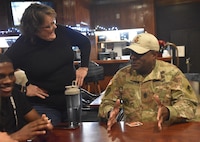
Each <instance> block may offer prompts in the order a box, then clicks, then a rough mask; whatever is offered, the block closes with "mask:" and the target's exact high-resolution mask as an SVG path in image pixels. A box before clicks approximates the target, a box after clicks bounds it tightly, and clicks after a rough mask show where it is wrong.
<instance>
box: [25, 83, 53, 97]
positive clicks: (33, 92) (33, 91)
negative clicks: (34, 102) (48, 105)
mask: <svg viewBox="0 0 200 142" xmlns="http://www.w3.org/2000/svg"><path fill="white" fill-rule="evenodd" d="M26 95H27V96H29V97H33V96H38V97H40V98H41V99H45V98H46V97H48V96H49V95H48V94H47V92H46V91H44V90H42V89H41V88H39V87H38V86H35V85H32V84H29V85H28V86H27V92H26Z"/></svg>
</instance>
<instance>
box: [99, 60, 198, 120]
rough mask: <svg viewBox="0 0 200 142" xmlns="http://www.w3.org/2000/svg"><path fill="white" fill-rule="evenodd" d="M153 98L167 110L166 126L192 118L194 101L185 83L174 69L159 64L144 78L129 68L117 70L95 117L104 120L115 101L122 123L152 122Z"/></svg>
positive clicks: (156, 107)
mask: <svg viewBox="0 0 200 142" xmlns="http://www.w3.org/2000/svg"><path fill="white" fill-rule="evenodd" d="M120 90H121V91H120ZM120 92H121V93H120ZM120 94H121V95H120ZM154 94H157V95H158V96H159V98H160V100H161V103H162V104H163V105H165V106H166V107H167V108H168V109H169V112H170V117H169V121H168V122H169V123H173V122H179V121H181V120H183V119H184V120H188V119H193V118H194V116H195V111H196V108H197V104H198V99H197V96H196V94H195V92H194V91H193V89H192V87H191V85H190V83H189V81H188V80H187V79H186V77H185V75H184V74H183V73H182V72H181V71H180V70H179V69H178V68H177V67H176V66H174V65H172V64H170V63H167V62H164V61H160V60H157V61H156V66H155V68H154V69H153V70H152V72H151V73H150V74H149V75H147V76H146V77H143V76H141V75H139V74H137V73H136V71H135V70H132V69H131V65H128V66H126V67H124V68H122V69H120V70H119V71H118V72H117V73H116V74H115V75H114V77H113V78H112V80H111V81H110V83H109V84H108V86H107V88H106V90H105V96H104V97H103V99H102V102H101V105H100V107H99V116H100V117H102V118H107V115H108V112H109V111H110V110H111V109H112V108H113V106H114V104H115V101H116V100H117V99H118V98H121V99H122V100H123V104H122V105H121V107H122V108H123V110H124V115H125V118H126V121H141V122H145V121H146V122H147V121H156V116H157V111H158V106H157V104H156V102H155V100H154V99H153V98H152V96H153V95H154Z"/></svg>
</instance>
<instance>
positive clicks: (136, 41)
mask: <svg viewBox="0 0 200 142" xmlns="http://www.w3.org/2000/svg"><path fill="white" fill-rule="evenodd" d="M139 40H140V36H139V35H138V36H137V37H135V39H134V41H133V42H134V43H139Z"/></svg>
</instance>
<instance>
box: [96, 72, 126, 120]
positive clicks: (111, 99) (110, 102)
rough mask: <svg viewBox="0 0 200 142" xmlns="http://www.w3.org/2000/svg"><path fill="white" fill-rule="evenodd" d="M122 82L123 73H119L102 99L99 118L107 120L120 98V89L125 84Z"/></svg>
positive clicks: (111, 81)
mask: <svg viewBox="0 0 200 142" xmlns="http://www.w3.org/2000/svg"><path fill="white" fill-rule="evenodd" d="M122 82H123V77H122V73H120V72H119V71H118V72H117V73H116V74H115V75H114V76H113V78H112V79H111V80H110V82H109V84H108V86H107V87H106V91H105V95H104V97H103V98H102V102H101V104H100V107H99V112H98V116H99V117H101V118H106V119H107V117H108V112H109V111H111V110H112V109H113V107H114V105H115V102H116V100H117V99H118V98H119V89H120V87H121V86H122V84H123V83H122Z"/></svg>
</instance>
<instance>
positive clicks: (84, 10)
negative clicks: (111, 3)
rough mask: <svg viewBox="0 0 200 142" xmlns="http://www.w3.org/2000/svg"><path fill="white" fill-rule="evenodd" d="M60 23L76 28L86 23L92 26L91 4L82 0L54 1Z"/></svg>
mask: <svg viewBox="0 0 200 142" xmlns="http://www.w3.org/2000/svg"><path fill="white" fill-rule="evenodd" d="M54 1H55V2H54V3H55V5H56V7H55V9H56V12H57V21H58V23H61V24H64V25H70V26H75V25H76V24H78V23H81V22H85V23H88V24H90V10H89V3H87V2H85V1H80V0H54Z"/></svg>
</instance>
